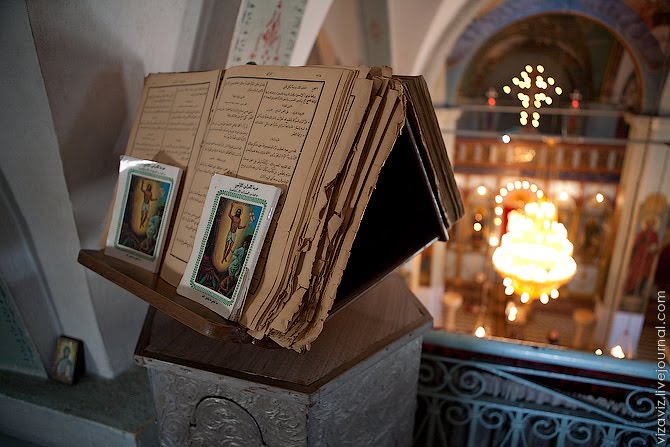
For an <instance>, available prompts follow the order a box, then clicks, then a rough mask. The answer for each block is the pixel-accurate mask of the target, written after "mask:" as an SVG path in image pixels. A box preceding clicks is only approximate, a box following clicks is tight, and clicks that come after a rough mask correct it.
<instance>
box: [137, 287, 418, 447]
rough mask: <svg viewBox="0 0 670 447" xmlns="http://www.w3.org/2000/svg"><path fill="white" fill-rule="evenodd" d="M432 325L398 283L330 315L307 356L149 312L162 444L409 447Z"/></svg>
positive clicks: (147, 356) (146, 335)
mask: <svg viewBox="0 0 670 447" xmlns="http://www.w3.org/2000/svg"><path fill="white" fill-rule="evenodd" d="M430 325H431V317H430V315H429V314H428V312H427V311H426V309H425V308H423V306H421V304H420V303H419V302H418V301H417V299H416V298H415V297H414V295H412V294H411V292H409V290H408V289H407V287H406V286H405V284H404V282H403V281H402V279H400V278H399V277H397V276H390V277H388V278H387V279H386V280H384V281H382V282H381V283H379V284H378V285H377V286H375V287H374V288H372V289H370V290H369V291H368V292H367V293H365V294H364V295H362V296H361V297H359V298H358V299H356V300H355V301H354V302H353V303H351V304H350V305H348V306H347V307H345V308H344V309H342V310H341V311H340V312H338V313H337V314H336V315H334V316H332V317H331V318H330V319H329V320H328V321H327V322H326V325H325V328H324V330H323V332H322V333H321V335H320V336H319V338H318V339H317V340H316V341H315V342H314V343H313V344H312V347H311V350H310V351H309V352H306V353H303V354H298V353H296V352H293V351H288V350H285V349H268V348H264V347H260V346H256V345H253V344H240V343H233V342H222V341H219V340H213V339H211V338H208V337H205V336H203V335H201V334H199V333H197V332H195V331H193V330H191V329H189V328H188V327H186V326H184V325H183V324H181V323H179V322H177V321H175V320H173V319H172V318H170V317H168V316H166V315H165V314H163V313H161V312H159V311H155V310H154V309H153V308H152V309H151V310H150V311H149V313H148V315H147V319H146V321H145V325H144V329H143V330H142V334H141V336H140V339H139V341H138V344H137V348H136V351H135V360H136V362H137V363H138V364H140V365H143V366H145V367H147V368H148V370H149V377H150V380H151V386H152V390H153V394H154V400H155V403H156V411H157V414H158V420H159V425H160V431H161V444H162V445H164V446H185V445H192V446H214V445H240V446H255V445H267V446H306V445H309V446H320V445H337V446H346V445H352V446H367V445H370V446H386V445H410V444H411V440H412V427H413V424H414V409H415V403H416V387H417V380H418V373H419V357H420V353H421V339H422V335H423V333H424V332H425V331H426V330H428V328H429V327H430Z"/></svg>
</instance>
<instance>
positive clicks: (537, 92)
mask: <svg viewBox="0 0 670 447" xmlns="http://www.w3.org/2000/svg"><path fill="white" fill-rule="evenodd" d="M533 72H535V73H533ZM555 83H556V81H555V80H554V78H552V77H551V76H547V77H546V79H545V75H544V66H542V65H537V66H536V67H535V68H534V69H533V67H532V66H531V65H526V66H525V67H524V69H523V70H521V72H519V76H515V77H513V78H512V84H514V87H510V86H509V85H505V86H503V91H504V92H505V93H506V94H508V95H513V96H516V98H517V99H518V100H519V102H520V103H521V106H522V107H523V110H521V112H519V123H520V124H521V125H522V126H525V125H527V124H528V122H529V121H530V123H531V124H532V126H533V127H538V126H539V125H540V109H541V108H542V106H543V105H547V106H550V105H551V103H552V102H553V98H552V96H551V95H552V94H553V93H555V94H556V95H557V96H560V95H561V94H562V93H563V89H562V88H561V87H559V86H558V85H555ZM552 90H553V92H552ZM494 103H495V101H494ZM489 104H490V102H489ZM531 104H532V106H531Z"/></svg>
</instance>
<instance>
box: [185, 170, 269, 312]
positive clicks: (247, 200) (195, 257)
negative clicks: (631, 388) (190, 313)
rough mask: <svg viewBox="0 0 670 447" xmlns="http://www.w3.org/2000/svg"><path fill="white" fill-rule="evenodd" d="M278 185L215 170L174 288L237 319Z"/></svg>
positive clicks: (215, 310)
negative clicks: (180, 276) (192, 240)
mask: <svg viewBox="0 0 670 447" xmlns="http://www.w3.org/2000/svg"><path fill="white" fill-rule="evenodd" d="M280 193H281V190H280V189H279V188H276V187H274V186H271V185H264V184H261V183H256V182H251V181H247V180H241V179H237V178H233V177H227V176H224V175H218V174H217V175H214V176H213V177H212V182H211V183H210V187H209V191H208V193H207V198H206V199H205V206H204V208H203V212H202V215H201V217H200V222H199V224H198V230H197V232H196V235H195V243H194V244H193V251H192V253H191V257H190V258H189V261H188V264H187V266H186V271H185V272H184V276H183V277H182V279H181V283H180V284H179V287H177V293H179V294H180V295H183V296H185V297H188V298H191V299H193V300H194V301H197V302H198V303H200V304H202V305H204V306H206V307H208V308H209V309H211V310H213V311H214V312H216V313H218V314H219V315H221V316H223V317H224V318H227V319H229V320H232V321H237V320H239V317H240V313H241V311H242V307H243V306H244V300H245V298H246V295H247V291H248V289H249V285H250V284H251V279H252V277H253V273H254V269H255V267H256V263H257V261H258V258H259V256H260V253H261V248H262V247H263V241H264V240H265V236H266V234H267V231H268V227H269V225H270V221H271V220H272V215H273V213H274V211H275V208H276V206H277V202H278V200H279V195H280Z"/></svg>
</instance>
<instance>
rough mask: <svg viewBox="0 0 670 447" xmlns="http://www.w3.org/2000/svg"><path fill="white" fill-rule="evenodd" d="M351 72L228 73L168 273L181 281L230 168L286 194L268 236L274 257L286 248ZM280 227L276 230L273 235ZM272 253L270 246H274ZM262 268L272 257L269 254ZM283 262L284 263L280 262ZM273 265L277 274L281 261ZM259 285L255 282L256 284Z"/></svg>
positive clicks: (269, 272)
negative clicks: (214, 182) (217, 181)
mask: <svg viewBox="0 0 670 447" xmlns="http://www.w3.org/2000/svg"><path fill="white" fill-rule="evenodd" d="M343 72H344V71H343V70H340V69H330V68H310V67H299V68H293V67H260V66H253V65H246V66H240V67H233V68H231V69H229V70H227V71H226V73H225V75H224V79H223V81H222V85H221V88H220V91H219V94H218V97H217V98H216V100H215V103H214V105H213V107H212V113H211V115H210V120H209V124H208V126H207V132H206V134H205V136H204V139H203V142H202V146H201V149H200V154H199V157H198V161H197V163H196V164H195V165H194V169H193V177H192V181H191V183H190V184H189V185H187V186H186V188H187V189H185V191H184V195H183V198H182V201H181V203H180V207H179V209H178V211H177V217H176V225H175V228H174V231H173V234H172V238H171V241H170V245H169V247H168V254H167V256H166V260H165V262H164V266H163V271H162V272H161V276H163V278H164V279H166V280H167V281H168V282H171V283H173V282H175V283H176V282H178V281H179V279H180V278H181V275H182V274H183V271H184V268H185V266H186V262H187V261H188V257H189V256H190V252H191V248H192V246H193V241H194V236H195V230H196V229H197V225H198V221H199V217H200V214H201V212H202V206H203V203H204V198H205V196H206V194H207V189H208V187H209V182H210V180H211V176H212V175H213V174H214V173H220V174H225V175H229V176H234V177H239V178H243V179H248V180H253V181H258V182H262V183H268V184H271V185H274V186H277V187H279V188H281V189H282V191H283V192H284V194H283V199H282V200H281V201H280V205H279V206H280V207H282V208H283V209H284V210H285V212H283V211H282V210H278V212H277V213H276V214H275V216H276V218H280V217H281V216H282V215H284V216H286V217H285V218H284V220H281V219H278V220H277V221H276V222H277V224H276V225H274V226H273V228H271V229H270V232H269V234H268V240H272V244H271V246H270V253H268V254H271V255H270V256H269V257H270V259H279V258H281V256H277V254H278V253H282V252H283V251H284V249H285V248H286V247H285V244H286V242H287V236H288V233H289V232H290V230H291V228H292V222H293V218H295V217H296V216H298V215H299V214H300V213H299V208H300V198H301V195H302V194H301V193H302V192H303V190H304V189H305V188H306V186H307V180H308V178H309V177H308V175H307V174H308V172H309V170H310V166H311V165H312V162H313V161H314V158H315V156H316V154H317V153H318V149H319V147H320V145H321V144H323V143H321V141H323V140H324V133H325V132H326V131H327V130H328V128H329V126H327V125H326V123H327V121H328V119H329V115H330V113H331V110H332V107H333V102H335V94H336V91H337V88H338V85H339V84H340V82H341V78H342V76H343ZM273 233H274V234H273ZM266 253H267V251H266ZM262 258H263V259H261V260H259V265H260V266H261V267H259V268H258V269H257V271H260V272H262V271H263V267H262V263H263V262H264V261H265V259H267V258H268V255H267V254H265V253H264V256H262ZM275 264H276V263H275ZM275 264H273V263H270V264H268V265H267V266H266V267H265V275H266V276H269V277H273V276H275V275H276V274H277V273H278V272H279V270H280V266H279V265H275ZM252 287H253V285H252Z"/></svg>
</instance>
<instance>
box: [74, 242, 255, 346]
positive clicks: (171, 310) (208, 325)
mask: <svg viewBox="0 0 670 447" xmlns="http://www.w3.org/2000/svg"><path fill="white" fill-rule="evenodd" d="M79 263H80V264H81V265H83V266H84V267H87V268H89V269H90V270H92V271H94V272H95V273H97V274H99V275H100V276H102V277H104V278H106V279H108V280H109V281H111V282H113V283H114V284H116V285H118V286H120V287H122V288H124V289H126V290H127V291H128V292H130V293H132V294H133V295H135V296H137V297H138V298H140V299H142V300H144V301H146V302H147V303H149V304H150V305H152V306H153V307H155V308H156V309H158V310H160V311H161V312H164V313H165V314H167V315H169V316H171V317H172V318H174V319H175V320H177V321H179V322H181V323H183V324H185V325H186V326H188V327H190V328H192V329H193V330H194V331H196V332H199V333H200V334H203V335H205V336H207V337H210V338H214V339H217V340H227V341H234V342H237V343H251V342H252V341H254V338H253V337H251V336H250V335H249V334H247V331H246V329H245V328H243V327H242V326H240V325H239V324H236V323H233V322H231V321H228V320H226V319H225V318H223V317H222V316H220V315H219V314H217V313H215V312H212V311H211V310H209V309H208V308H206V307H205V306H203V305H201V304H198V303H196V302H195V301H193V300H191V299H189V298H185V297H183V296H181V295H178V294H177V289H176V288H175V287H173V286H171V285H170V284H168V283H167V282H165V281H164V280H162V279H161V278H160V276H158V275H156V274H152V273H150V272H148V271H146V270H144V269H141V268H139V267H136V266H134V265H131V264H128V263H126V262H124V261H122V260H120V259H116V258H112V257H111V256H105V254H104V252H103V251H102V250H81V251H80V252H79Z"/></svg>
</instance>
